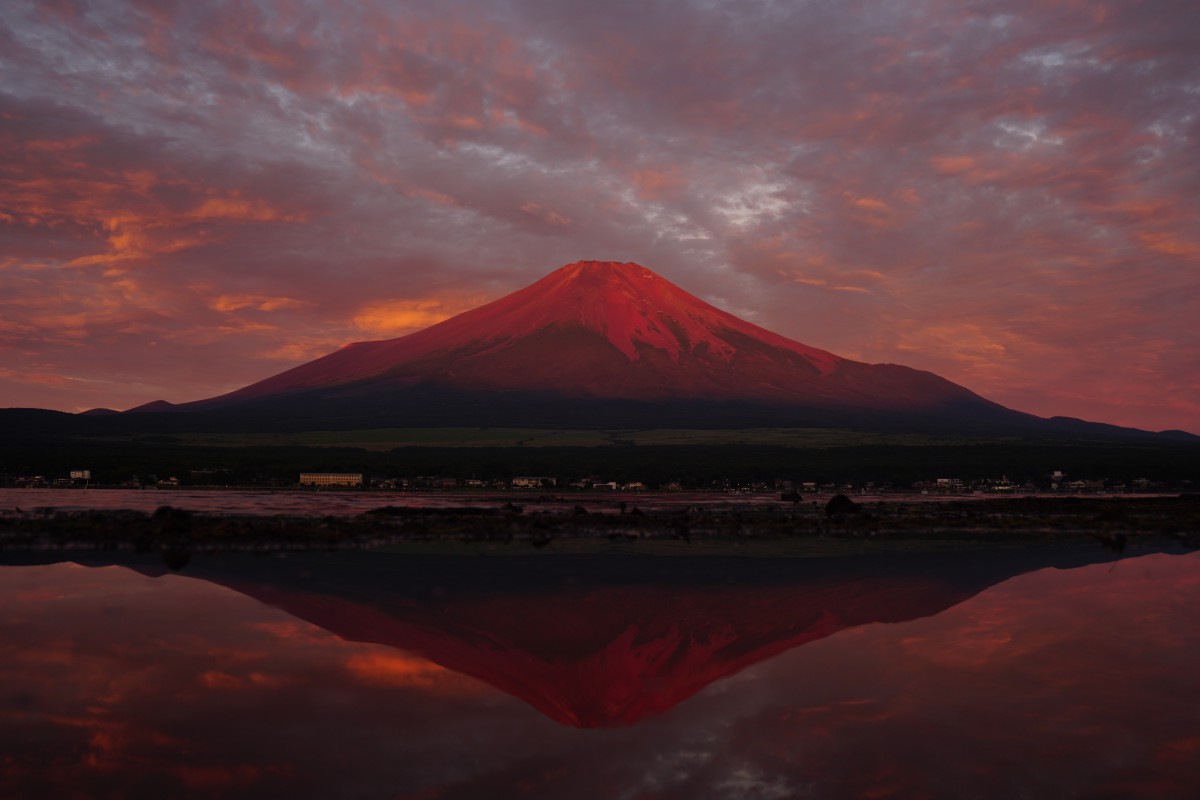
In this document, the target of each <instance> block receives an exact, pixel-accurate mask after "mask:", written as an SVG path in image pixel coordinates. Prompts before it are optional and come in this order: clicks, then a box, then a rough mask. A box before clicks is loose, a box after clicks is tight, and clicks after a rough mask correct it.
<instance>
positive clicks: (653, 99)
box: [0, 0, 1200, 430]
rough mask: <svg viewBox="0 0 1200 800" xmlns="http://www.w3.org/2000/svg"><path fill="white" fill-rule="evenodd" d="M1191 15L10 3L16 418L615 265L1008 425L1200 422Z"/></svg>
mask: <svg viewBox="0 0 1200 800" xmlns="http://www.w3.org/2000/svg"><path fill="white" fill-rule="evenodd" d="M1198 27H1200V11H1198V10H1197V9H1196V8H1195V6H1194V4H1192V3H1187V2H1182V1H1175V0H1156V1H1154V2H1141V3H1135V2H1132V0H1130V1H1129V2H1121V1H1118V2H1110V3H1104V4H1087V3H1059V2H1051V1H1050V0H1040V1H1038V2H1035V1H1034V0H1026V1H1024V2H1003V3H1001V2H998V0H997V1H996V2H986V1H985V2H982V3H975V4H972V5H971V6H970V7H969V8H964V7H963V6H962V5H961V4H958V3H951V2H948V0H935V1H934V2H927V3H909V2H898V3H890V4H887V6H886V8H883V9H881V8H878V7H871V8H867V7H865V6H861V5H859V4H854V3H835V2H814V3H806V4H802V5H796V6H779V5H777V4H775V5H766V4H764V5H761V6H759V5H754V4H733V3H720V2H718V3H699V2H696V3H691V2H683V1H682V0H677V1H676V2H663V3H651V4H646V3H632V2H628V3H625V2H618V3H608V4H604V7H603V11H602V12H601V10H600V9H598V8H597V7H595V6H594V4H587V3H582V2H558V1H557V0H556V2H550V1H549V0H530V1H529V2H522V3H511V4H495V3H484V2H480V1H479V0H462V1H460V2H452V3H437V4H434V3H413V4H404V5H403V6H396V5H395V4H385V3H360V4H355V5H354V6H353V7H352V8H349V9H343V10H341V11H339V12H337V13H336V14H335V13H334V12H333V11H331V10H330V9H328V8H327V6H326V4H321V3H315V2H306V1H305V0H293V1H292V2H282V0H279V1H278V2H277V1H275V0H263V2H259V3H253V4H231V3H222V2H205V3H189V4H171V3H166V4H164V3H144V2H132V1H130V2H118V1H117V0H95V1H94V2H85V1H84V0H79V1H78V2H72V1H70V0H61V2H56V3H45V2H24V1H23V0H14V2H12V3H10V4H8V5H6V9H5V17H4V25H3V26H0V68H2V69H3V70H4V74H5V82H4V87H3V89H2V90H0V153H3V155H0V353H2V354H3V357H4V361H5V363H4V367H5V369H6V370H7V371H8V372H6V373H4V374H2V375H0V405H38V406H49V407H57V408H64V409H82V408H86V407H89V406H95V405H109V406H117V407H128V406H132V405H135V404H137V403H140V402H143V401H146V400H150V399H156V398H159V397H161V398H165V399H169V400H175V401H181V400H189V399H196V398H198V397H201V396H207V395H212V394H216V393H219V392H222V391H226V390H229V389H232V388H236V387H238V386H241V385H244V384H245V383H248V382H251V381H253V380H256V379H259V378H262V377H265V376H266V375H267V374H270V373H272V372H275V371H279V370H282V369H284V368H286V367H288V366H291V365H292V364H294V363H295V362H296V361H297V360H299V359H302V358H307V357H311V356H312V355H318V354H320V353H321V352H323V351H328V350H332V349H335V348H336V347H338V346H340V345H342V344H344V343H346V342H348V341H351V340H354V339H356V338H363V336H364V335H368V336H390V335H399V333H401V332H404V331H406V330H408V329H409V327H410V326H416V325H419V324H421V323H422V321H423V320H431V321H432V320H434V319H435V318H437V317H439V315H441V314H443V313H452V312H453V310H455V309H457V308H459V307H460V305H461V303H462V302H463V300H464V298H470V299H471V300H472V301H473V300H474V299H475V298H479V299H490V298H494V297H498V296H500V295H501V294H504V293H506V292H508V291H512V290H514V289H517V288H519V287H521V286H522V285H525V284H526V283H528V282H530V281H532V280H534V279H536V278H537V277H540V276H541V275H542V274H544V273H546V272H548V271H550V270H551V269H554V268H555V267H557V266H560V265H562V264H564V263H568V262H570V261H575V260H579V259H583V258H611V259H614V260H622V261H625V260H634V261H638V262H640V263H644V264H646V265H647V266H650V267H651V268H653V269H655V270H656V271H658V272H660V273H662V274H663V275H664V276H666V277H668V278H670V279H671V280H673V281H675V282H677V283H679V284H681V285H682V286H684V287H685V288H687V289H689V290H690V291H693V292H694V293H697V294H700V295H701V296H704V297H705V298H706V299H708V300H710V301H712V302H715V303H718V304H720V305H723V306H725V307H726V308H729V309H730V310H732V311H735V312H736V313H739V314H743V315H747V316H750V317H751V318H752V319H753V321H755V322H757V323H759V324H762V325H765V326H767V327H769V328H772V329H775V330H777V331H779V332H781V333H783V334H785V335H788V336H791V337H793V338H796V339H799V340H801V341H803V342H805V343H807V344H811V345H813V346H818V347H822V348H826V349H829V350H832V351H834V352H837V353H839V354H842V355H846V356H849V357H853V358H859V359H863V360H867V361H872V362H883V361H894V362H899V363H906V364H909V365H912V366H916V367H920V368H925V369H931V370H934V371H936V372H939V373H941V374H943V375H945V376H946V377H948V378H950V379H952V380H955V381H958V382H960V383H963V384H964V385H967V386H968V387H969V388H972V389H974V390H976V391H978V392H980V393H982V394H984V395H986V396H989V397H992V398H993V399H996V400H999V401H1001V402H1004V403H1006V404H1009V405H1012V406H1014V407H1017V408H1021V409H1023V410H1028V411H1032V412H1035V413H1040V414H1069V415H1076V416H1083V417H1089V418H1093V419H1098V420H1103V421H1110V422H1117V423H1123V424H1132V425H1139V426H1143V427H1149V428H1156V429H1158V428H1167V427H1183V428H1188V429H1191V430H1200V404H1198V403H1197V402H1196V401H1195V400H1194V399H1193V398H1196V397H1200V377H1198V376H1200V349H1198V348H1197V346H1196V344H1195V342H1194V339H1195V336H1194V320H1195V319H1196V316H1197V313H1200V307H1198V306H1200V289H1198V287H1197V279H1196V277H1195V276H1196V275H1197V274H1200V272H1198V271H1197V270H1198V268H1200V236H1198V235H1197V233H1196V231H1195V220H1196V219H1200V200H1197V198H1200V165H1198V164H1197V162H1196V159H1195V158H1194V153H1195V147H1196V142H1197V136H1198V134H1200V116H1198V115H1197V114H1196V113H1195V112H1194V110H1193V109H1194V107H1195V106H1196V101H1197V98H1198V97H1200V56H1197V55H1196V53H1197V49H1196V47H1195V46H1194V45H1195V42H1194V40H1193V39H1192V38H1190V37H1189V36H1188V34H1187V32H1188V31H1193V30H1196V29H1197V28H1198ZM372 309H375V310H376V311H378V310H380V309H391V310H392V314H393V316H392V317H390V318H387V319H391V320H393V322H387V319H385V317H383V316H380V315H379V314H375V316H371V315H372V313H373V312H372ZM235 320H236V321H235ZM369 320H374V322H371V321H369ZM396 320H399V322H395V321H396ZM402 322H403V323H405V324H400V323H402ZM151 343H153V344H151ZM148 350H153V351H156V353H155V354H150V355H147V351H148ZM158 354H161V355H158ZM10 373H11V374H15V375H17V376H18V377H9V374H10ZM22 375H29V376H34V375H43V376H44V375H58V376H75V377H78V378H82V379H85V380H86V381H90V382H88V383H86V384H85V385H79V384H76V383H63V384H57V385H56V384H54V383H53V382H46V381H41V382H36V383H33V382H31V381H29V380H24V379H22V378H21V377H20V376H22ZM106 387H107V388H106Z"/></svg>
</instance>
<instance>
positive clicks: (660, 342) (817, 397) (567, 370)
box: [147, 261, 1014, 424]
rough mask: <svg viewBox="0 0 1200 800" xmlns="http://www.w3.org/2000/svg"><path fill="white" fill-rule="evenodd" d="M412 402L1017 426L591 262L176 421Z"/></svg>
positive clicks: (954, 392)
mask: <svg viewBox="0 0 1200 800" xmlns="http://www.w3.org/2000/svg"><path fill="white" fill-rule="evenodd" d="M418 390H420V391H423V392H425V393H430V392H433V393H437V392H444V393H448V395H449V396H453V397H456V398H458V399H459V400H462V399H463V398H464V397H468V396H470V397H476V398H479V397H481V396H483V395H494V396H499V397H504V398H507V399H508V400H509V401H512V400H513V399H514V398H516V397H525V398H530V399H531V400H530V401H531V402H534V403H535V404H538V405H540V406H543V407H544V405H545V403H547V402H550V401H552V400H555V399H557V400H562V401H572V400H574V401H581V402H584V404H585V405H594V403H595V402H598V401H625V402H635V403H641V404H648V405H649V406H654V407H661V406H662V404H664V403H666V404H668V405H669V404H672V403H683V404H684V405H687V406H688V407H691V408H694V407H696V405H697V404H701V405H703V404H709V403H714V402H715V403H719V404H723V407H724V408H725V409H726V410H728V409H729V408H730V407H731V406H730V404H734V405H737V404H749V406H753V407H756V408H760V409H761V408H765V407H770V408H774V409H783V408H789V409H795V410H799V409H809V410H810V411H813V412H818V411H822V412H826V413H832V412H837V413H845V412H848V411H851V412H852V411H855V410H858V411H864V412H871V413H879V412H883V413H901V414H918V415H922V416H924V415H929V414H941V413H953V414H954V415H956V416H961V415H962V414H963V413H964V412H966V413H968V414H969V415H982V416H985V417H986V416H991V415H993V414H995V413H997V412H999V413H1001V414H1005V413H1007V414H1013V413H1014V412H1010V411H1008V410H1007V409H1003V408H1002V407H1001V406H998V405H996V404H994V403H991V402H989V401H987V400H985V399H983V398H982V397H979V396H978V395H976V394H974V393H972V392H970V391H968V390H967V389H964V388H963V387H961V386H958V385H956V384H953V383H951V382H949V381H947V380H945V379H943V378H940V377H938V376H936V375H934V374H932V373H929V372H922V371H918V370H914V369H910V368H908V367H902V366H897V365H893V364H864V363H861V362H857V361H851V360H849V359H845V358H840V357H838V356H836V355H834V354H832V353H829V352H826V351H824V350H819V349H817V348H814V347H810V346H807V345H804V344H801V343H799V342H795V341H792V340H790V339H787V338H785V337H783V336H780V335H778V334H775V333H772V332H771V331H768V330H766V329H764V328H760V327H758V326H757V325H754V324H751V323H749V322H746V321H745V320H742V319H739V318H738V317H735V316H733V315H732V314H729V313H727V312H725V311H722V310H720V309H718V308H715V307H714V306H711V305H709V304H708V303H705V302H704V301H702V300H700V299H699V298H697V297H695V296H693V295H691V294H689V293H688V292H686V291H684V290H683V289H681V288H679V287H678V286H675V285H674V284H672V283H671V282H670V281H667V280H665V279H664V278H662V277H661V276H659V275H657V274H655V273H654V272H652V271H650V270H648V269H646V268H645V267H642V266H639V265H637V264H631V263H626V264H621V263H613V262H601V261H581V262H578V263H574V264H569V265H567V266H565V267H562V268H560V269H557V270H555V271H554V272H552V273H550V274H549V275H547V276H546V277H544V278H542V279H541V280H539V281H537V282H536V283H533V284H532V285H530V286H527V287H526V288H524V289H521V290H520V291H517V292H514V293H513V294H510V295H508V296H506V297H503V298H501V299H499V300H496V301H495V302H492V303H489V304H487V305H484V306H480V307H479V308H475V309H473V310H471V311H467V312H465V313H463V314H459V315H458V316H456V317H453V318H451V319H448V320H445V321H443V322H441V323H438V324H436V325H433V326H432V327H429V328H426V329H425V330H422V331H419V332H417V333H413V334H411V335H409V336H404V337H401V338H398V339H390V340H386V341H376V342H360V343H356V344H351V345H348V346H346V347H344V348H342V349H341V350H338V351H337V352H334V353H331V354H329V355H327V356H324V357H323V358H319V359H317V360H315V361H312V362H309V363H307V364H303V365H301V366H298V367H296V368H294V369H291V370H288V371H287V372H283V373H281V374H279V375H276V376H274V377H271V378H268V379H266V380H263V381H260V382H259V383H256V384H253V385H251V386H247V387H246V388H244V389H240V390H238V391H236V392H233V393H231V394H227V395H224V396H221V397H218V398H213V399H212V400H207V401H201V402H199V403H192V404H188V405H187V406H183V407H180V408H190V409H196V410H201V409H211V408H220V407H228V406H234V405H241V404H247V403H248V404H252V405H260V404H262V403H264V402H268V401H271V400H283V401H288V400H290V401H295V402H300V401H302V400H303V401H304V404H305V405H306V406H307V405H309V404H310V403H315V402H318V401H321V402H324V403H326V404H334V405H336V404H338V403H353V401H354V399H355V398H358V399H361V400H363V401H364V403H365V406H366V407H371V408H373V409H376V408H378V401H379V399H380V398H381V397H384V396H391V397H394V398H396V400H397V402H398V403H400V404H401V405H404V396H405V395H410V394H411V392H413V391H418ZM589 401H591V402H589ZM498 402H499V401H498ZM147 410H149V409H147ZM463 422H464V423H468V424H469V423H471V422H473V421H472V420H463ZM804 422H805V420H803V419H796V420H795V423H796V424H804Z"/></svg>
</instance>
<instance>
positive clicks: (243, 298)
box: [209, 294, 312, 312]
mask: <svg viewBox="0 0 1200 800" xmlns="http://www.w3.org/2000/svg"><path fill="white" fill-rule="evenodd" d="M311 305H312V303H310V302H308V301H307V300H296V299H295V298H292V297H268V296H266V295H260V294H223V295H221V296H219V297H217V298H215V299H213V300H212V301H211V302H210V303H209V307H210V308H212V309H213V310H214V311H225V312H230V311H242V310H243V309H247V308H248V309H253V310H255V311H280V310H284V309H295V308H305V307H307V306H311Z"/></svg>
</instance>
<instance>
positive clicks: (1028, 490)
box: [0, 469, 1195, 500]
mask: <svg viewBox="0 0 1200 800" xmlns="http://www.w3.org/2000/svg"><path fill="white" fill-rule="evenodd" d="M185 475H186V477H185V478H183V479H181V478H180V477H178V476H176V475H167V476H165V477H159V476H158V475H132V476H129V477H127V478H123V479H119V480H114V479H112V478H111V477H110V476H93V473H92V471H91V470H88V469H78V470H71V471H69V472H68V474H66V475H61V476H54V477H47V476H44V475H9V474H5V473H3V472H0V487H12V488H21V489H39V488H55V489H85V488H86V489H165V490H170V489H185V488H186V489H192V490H203V489H222V490H228V489H247V490H264V489H270V490H279V491H283V490H303V491H380V492H397V491H399V492H407V491H412V492H462V493H470V492H478V491H484V490H488V491H503V492H525V493H529V492H537V493H545V492H568V493H606V492H607V493H623V494H641V493H679V492H690V493H716V494H729V495H779V496H780V498H781V499H783V500H791V499H793V497H799V496H802V495H834V494H845V495H855V496H882V495H904V496H913V495H918V496H970V495H993V496H994V495H1022V496H1024V495H1037V494H1047V493H1048V494H1058V495H1098V494H1105V495H1115V494H1153V493H1159V492H1164V491H1192V490H1194V488H1195V487H1194V486H1193V482H1192V481H1188V480H1183V481H1177V482H1171V483H1168V482H1165V481H1154V480H1150V479H1148V478H1133V479H1110V478H1105V477H1098V478H1091V477H1087V478H1077V477H1074V476H1069V475H1067V474H1065V473H1064V472H1062V471H1061V470H1055V471H1052V472H1049V473H1047V474H1046V475H1044V476H1038V477H1034V478H1032V479H1027V480H1023V481H1017V480H1013V479H1010V478H1009V477H1008V476H1007V475H1001V476H999V477H995V478H982V479H974V480H965V479H962V478H957V477H950V478H946V477H940V478H932V479H927V480H920V481H914V482H911V483H907V484H900V483H895V482H892V481H863V482H831V481H806V480H793V479H783V478H774V479H770V480H758V481H736V480H731V479H717V480H713V481H710V482H706V483H702V484H692V483H685V482H681V481H675V480H672V481H667V482H665V483H660V484H653V483H650V482H643V481H638V480H626V481H615V480H608V479H606V478H604V477H603V476H595V475H591V476H585V477H572V478H567V479H564V478H559V477H555V476H547V475H521V476H514V477H512V478H480V477H475V476H472V477H467V478H460V477H448V476H442V475H437V476H415V477H411V478H410V477H393V476H387V475H372V474H369V473H364V472H316V471H312V472H300V473H299V474H298V475H297V478H296V480H295V481H294V482H287V481H282V480H278V479H268V480H263V481H254V482H243V481H231V480H230V479H229V475H228V473H227V472H226V471H224V470H191V471H189V472H187V473H185Z"/></svg>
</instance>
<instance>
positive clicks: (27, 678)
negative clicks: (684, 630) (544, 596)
mask: <svg viewBox="0 0 1200 800" xmlns="http://www.w3.org/2000/svg"><path fill="white" fill-rule="evenodd" d="M680 591H684V590H683V589H680ZM797 591H799V590H797ZM730 596H731V597H732V595H730ZM660 599H661V596H660ZM760 599H761V596H760ZM959 599H961V598H951V599H950V600H949V602H958V600H959ZM772 602H775V601H774V600H772ZM778 602H780V603H782V602H783V601H782V600H780V601H778ZM889 602H892V601H889ZM1198 604H1200V554H1192V555H1187V556H1167V555H1151V556H1145V557H1142V558H1136V559H1128V560H1124V561H1120V562H1115V563H1111V564H1098V565H1094V566H1088V567H1083V568H1079V569H1072V570H1053V569H1047V570H1040V571H1036V572H1031V573H1028V574H1025V575H1021V576H1019V577H1016V578H1013V579H1012V580H1008V581H1006V582H1004V583H1001V584H999V585H996V586H993V587H991V588H989V589H987V590H985V591H983V593H981V594H978V595H976V596H974V597H971V598H970V599H966V600H965V601H963V602H960V603H959V604H957V605H953V606H952V607H950V608H948V609H947V610H945V611H943V612H942V613H940V614H937V615H936V616H929V617H925V618H920V619H914V620H912V621H907V622H899V623H895V624H863V625H860V626H859V627H848V628H845V629H843V630H840V631H839V632H837V633H834V634H833V635H830V636H828V637H827V638H819V639H816V640H813V641H808V642H807V643H805V644H803V645H802V646H798V647H794V648H793V649H791V650H789V651H787V652H784V653H783V654H781V655H778V656H775V657H773V658H769V659H767V660H764V661H760V662H759V663H757V664H753V665H752V666H749V667H747V668H745V669H743V670H742V671H740V672H737V673H736V674H734V675H733V676H731V677H727V678H724V679H720V680H716V681H715V682H714V683H712V684H711V685H709V686H708V687H707V688H704V689H702V690H700V691H699V693H697V694H695V695H694V696H691V697H690V698H689V699H685V700H682V701H681V702H679V704H678V705H675V706H674V707H673V708H670V709H668V710H665V711H663V712H662V713H652V714H649V715H647V716H644V717H642V718H641V719H640V720H639V721H637V724H634V725H631V726H627V727H614V728H603V729H576V728H571V727H567V726H565V725H563V724H561V723H560V722H556V721H554V720H552V719H551V718H550V717H549V716H547V715H545V714H543V713H539V712H538V711H536V710H534V709H533V708H531V707H530V705H527V704H526V703H524V702H522V701H521V700H519V699H517V698H516V697H513V696H510V695H508V694H505V693H503V692H501V691H498V690H497V689H495V688H493V687H492V686H490V685H488V684H487V683H484V682H483V681H480V680H476V679H474V678H470V677H467V676H465V675H462V674H459V673H456V672H454V671H451V670H449V669H446V668H444V667H442V666H439V665H438V664H437V663H435V662H434V661H431V660H427V659H426V658H423V657H421V656H418V655H415V654H413V653H410V652H406V651H403V650H398V649H395V648H393V647H388V646H385V645H380V644H368V643H362V642H354V641H346V640H344V639H341V638H339V637H338V636H335V635H334V634H332V633H330V632H328V631H326V630H323V629H321V628H319V627H316V626H314V625H311V624H309V623H307V622H304V621H302V620H301V619H298V618H297V617H295V616H293V615H291V614H289V613H287V612H286V611H284V610H282V609H280V608H275V607H270V606H267V605H263V604H261V603H259V602H258V601H257V600H255V599H252V598H251V597H248V596H246V595H244V594H241V593H239V592H237V591H234V590H232V589H229V588H225V587H223V586H218V585H215V584H214V583H210V582H208V581H206V580H199V579H196V578H194V577H189V576H188V575H187V574H185V575H165V576H161V577H147V576H145V575H142V574H139V573H138V572H135V571H132V570H130V569H127V568H124V567H118V566H109V567H100V568H89V567H82V566H78V565H75V564H52V565H48V566H29V567H3V568H0V723H2V724H0V754H2V755H0V796H2V797H5V798H8V797H38V796H62V797H70V796H81V797H82V796H88V797H98V796H116V795H122V796H133V797H162V796H179V795H191V796H221V797H262V796H270V795H273V796H292V797H332V796H338V797H364V798H365V797H399V798H434V797H437V798H457V797H485V796H486V797H509V796H512V797H565V796H571V797H595V798H616V797H663V798H696V797H768V798H769V797H779V798H785V797H786V798H791V797H844V796H855V797H857V796H871V797H893V796H894V797H997V798H999V797H1012V796H1017V795H1018V794H1021V793H1025V794H1027V795H1028V796H1035V797H1063V796H1070V795H1075V796H1086V797H1113V798H1117V797H1180V798H1184V797H1194V796H1196V795H1197V793H1198V792H1200V777H1197V774H1196V771H1195V768H1194V765H1195V764H1196V763H1197V762H1200V670H1197V669H1196V666H1197V664H1200V629H1198V627H1197V626H1196V625H1195V622H1194V609H1195V608H1196V607H1197V606H1198ZM447 608H449V606H447ZM650 611H651V610H649V609H648V610H647V613H649V612H650ZM917 612H918V613H919V612H920V609H917ZM445 613H446V614H448V615H452V611H446V612H445ZM788 613H789V614H791V613H793V612H792V611H791V610H789V611H788ZM923 613H932V612H931V611H928V610H927V611H925V612H923ZM586 624H587V620H581V621H580V625H581V626H585V625H586ZM793 633H794V632H793ZM705 635H709V634H705ZM489 646H492V645H489Z"/></svg>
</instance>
